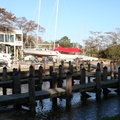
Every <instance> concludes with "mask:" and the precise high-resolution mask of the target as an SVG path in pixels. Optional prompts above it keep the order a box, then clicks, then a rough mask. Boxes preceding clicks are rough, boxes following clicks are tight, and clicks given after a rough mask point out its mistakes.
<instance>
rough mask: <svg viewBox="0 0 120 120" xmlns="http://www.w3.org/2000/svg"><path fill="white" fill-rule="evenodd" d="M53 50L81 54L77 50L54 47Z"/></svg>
mask: <svg viewBox="0 0 120 120" xmlns="http://www.w3.org/2000/svg"><path fill="white" fill-rule="evenodd" d="M54 50H55V51H59V52H83V51H82V50H81V49H79V48H64V47H62V46H59V47H56V48H55V49H54Z"/></svg>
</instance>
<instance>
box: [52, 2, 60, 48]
mask: <svg viewBox="0 0 120 120" xmlns="http://www.w3.org/2000/svg"><path fill="white" fill-rule="evenodd" d="M58 6H59V0H57V7H56V20H55V34H54V47H53V48H54V49H55V41H56V30H57V21H58Z"/></svg>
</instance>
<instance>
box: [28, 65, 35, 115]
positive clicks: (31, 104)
mask: <svg viewBox="0 0 120 120" xmlns="http://www.w3.org/2000/svg"><path fill="white" fill-rule="evenodd" d="M29 72H30V74H29V80H28V85H29V109H30V112H31V113H33V114H35V106H36V102H35V81H34V80H33V78H34V75H33V74H34V67H33V66H32V65H31V66H30V70H29Z"/></svg>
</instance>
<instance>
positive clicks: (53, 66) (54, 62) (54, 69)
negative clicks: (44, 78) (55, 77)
mask: <svg viewBox="0 0 120 120" xmlns="http://www.w3.org/2000/svg"><path fill="white" fill-rule="evenodd" d="M53 71H55V62H54V61H53Z"/></svg>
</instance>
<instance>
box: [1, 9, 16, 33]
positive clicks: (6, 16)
mask: <svg viewBox="0 0 120 120" xmlns="http://www.w3.org/2000/svg"><path fill="white" fill-rule="evenodd" d="M15 20H16V17H15V16H14V14H12V13H10V12H7V11H6V10H5V9H4V8H0V30H1V31H9V32H10V31H12V30H13V28H14V27H13V25H14V24H13V23H14V22H15Z"/></svg>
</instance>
